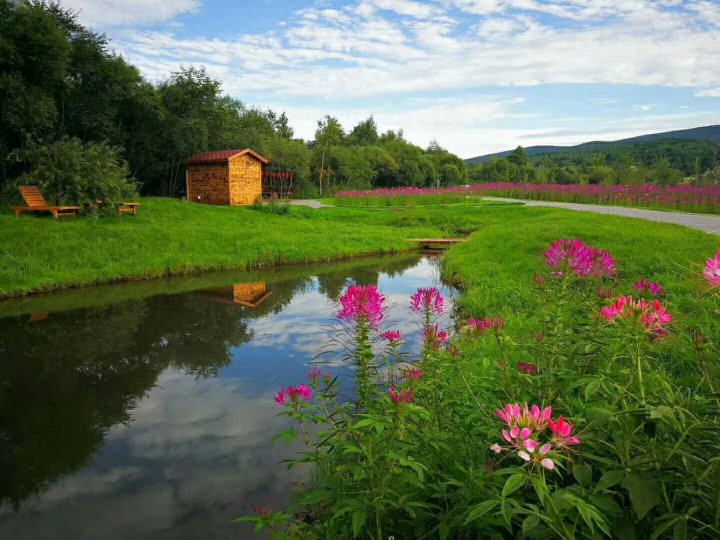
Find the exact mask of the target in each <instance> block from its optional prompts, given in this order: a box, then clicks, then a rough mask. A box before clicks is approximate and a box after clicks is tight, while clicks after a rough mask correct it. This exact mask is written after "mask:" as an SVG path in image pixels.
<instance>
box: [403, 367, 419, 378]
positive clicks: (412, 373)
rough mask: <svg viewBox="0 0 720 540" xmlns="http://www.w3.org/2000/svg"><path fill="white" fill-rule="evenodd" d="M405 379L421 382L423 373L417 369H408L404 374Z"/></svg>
mask: <svg viewBox="0 0 720 540" xmlns="http://www.w3.org/2000/svg"><path fill="white" fill-rule="evenodd" d="M403 377H405V380H407V381H419V380H420V379H421V378H422V371H420V370H419V369H417V368H412V369H408V370H407V371H405V372H403Z"/></svg>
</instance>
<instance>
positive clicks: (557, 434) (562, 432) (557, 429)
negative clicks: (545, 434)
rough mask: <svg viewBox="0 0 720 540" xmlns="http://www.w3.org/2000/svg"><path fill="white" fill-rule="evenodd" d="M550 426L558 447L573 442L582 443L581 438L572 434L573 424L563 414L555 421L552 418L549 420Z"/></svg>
mask: <svg viewBox="0 0 720 540" xmlns="http://www.w3.org/2000/svg"><path fill="white" fill-rule="evenodd" d="M548 428H549V429H550V431H551V432H552V434H553V442H554V443H555V445H556V446H557V447H558V448H562V447H564V446H568V445H573V444H580V439H578V438H577V437H571V436H570V434H571V433H572V424H571V423H570V422H566V421H565V419H564V418H563V417H562V415H561V416H559V417H558V419H557V420H555V421H553V419H552V418H550V419H549V420H548Z"/></svg>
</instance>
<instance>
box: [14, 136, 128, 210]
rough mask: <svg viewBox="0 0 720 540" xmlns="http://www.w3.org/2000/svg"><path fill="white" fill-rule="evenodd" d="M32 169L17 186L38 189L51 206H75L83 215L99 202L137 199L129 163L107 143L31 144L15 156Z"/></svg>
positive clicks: (66, 141) (69, 141)
mask: <svg viewBox="0 0 720 540" xmlns="http://www.w3.org/2000/svg"><path fill="white" fill-rule="evenodd" d="M15 156H16V157H17V159H19V160H22V161H24V162H25V163H26V164H27V165H28V166H29V172H28V173H26V174H24V175H23V176H21V177H20V178H19V179H18V181H17V185H36V186H38V188H39V189H40V191H41V192H42V194H43V195H44V197H45V200H46V201H47V202H48V204H72V205H79V206H82V207H83V210H84V211H90V210H92V209H95V208H97V201H99V200H100V201H119V200H127V199H131V198H133V197H135V196H136V195H137V192H136V188H135V184H134V182H133V181H132V179H131V178H130V173H129V170H128V166H127V163H125V162H124V161H123V160H122V159H121V158H120V157H119V150H118V149H117V148H115V147H112V146H109V145H107V144H105V143H100V144H97V143H87V144H83V143H82V142H81V141H80V140H79V139H63V140H60V141H56V142H54V143H52V144H47V145H43V144H37V143H34V142H33V143H30V144H29V145H28V146H27V147H26V148H24V149H23V150H19V151H17V152H16V153H15Z"/></svg>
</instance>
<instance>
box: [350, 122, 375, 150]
mask: <svg viewBox="0 0 720 540" xmlns="http://www.w3.org/2000/svg"><path fill="white" fill-rule="evenodd" d="M378 138H379V136H378V130H377V124H376V123H375V119H374V118H373V116H372V115H370V117H369V118H368V119H367V120H363V121H362V122H360V123H359V124H358V125H356V126H355V127H354V128H353V130H352V131H351V132H350V135H348V137H347V142H348V144H356V145H369V144H375V143H376V142H377V140H378Z"/></svg>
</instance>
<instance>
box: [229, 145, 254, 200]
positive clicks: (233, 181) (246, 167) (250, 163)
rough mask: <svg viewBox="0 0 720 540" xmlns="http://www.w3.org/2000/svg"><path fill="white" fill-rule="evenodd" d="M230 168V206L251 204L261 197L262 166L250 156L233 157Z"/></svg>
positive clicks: (230, 160)
mask: <svg viewBox="0 0 720 540" xmlns="http://www.w3.org/2000/svg"><path fill="white" fill-rule="evenodd" d="M228 165H229V167H230V174H229V179H230V204H253V203H254V202H255V201H256V200H258V199H260V198H261V197H262V164H261V163H260V162H259V161H258V160H257V159H255V158H254V157H252V156H248V155H244V156H235V157H232V158H230V159H229V160H228Z"/></svg>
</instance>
